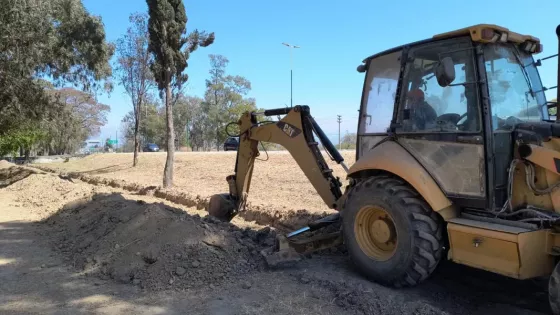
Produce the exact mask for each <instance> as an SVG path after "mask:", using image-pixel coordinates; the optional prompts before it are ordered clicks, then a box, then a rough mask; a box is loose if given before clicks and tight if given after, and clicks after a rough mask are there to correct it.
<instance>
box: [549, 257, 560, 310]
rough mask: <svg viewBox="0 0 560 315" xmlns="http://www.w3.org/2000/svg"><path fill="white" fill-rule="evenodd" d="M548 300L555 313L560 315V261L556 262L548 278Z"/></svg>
mask: <svg viewBox="0 0 560 315" xmlns="http://www.w3.org/2000/svg"><path fill="white" fill-rule="evenodd" d="M548 302H549V304H550V310H551V311H552V314H554V315H560V263H558V264H556V267H554V270H553V271H552V274H551V275H550V278H549V280H548Z"/></svg>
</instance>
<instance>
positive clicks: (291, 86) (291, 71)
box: [282, 43, 300, 107]
mask: <svg viewBox="0 0 560 315" xmlns="http://www.w3.org/2000/svg"><path fill="white" fill-rule="evenodd" d="M282 45H284V46H288V47H289V48H290V107H293V106H294V102H293V60H292V48H300V47H299V46H297V45H292V44H288V43H282Z"/></svg>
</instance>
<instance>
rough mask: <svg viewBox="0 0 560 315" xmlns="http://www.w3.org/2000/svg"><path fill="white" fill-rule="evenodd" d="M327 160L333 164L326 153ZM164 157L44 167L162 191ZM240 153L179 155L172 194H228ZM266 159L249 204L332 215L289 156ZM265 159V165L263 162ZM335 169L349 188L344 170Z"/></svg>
mask: <svg viewBox="0 0 560 315" xmlns="http://www.w3.org/2000/svg"><path fill="white" fill-rule="evenodd" d="M323 155H324V156H325V159H326V160H327V161H328V162H330V159H329V158H328V156H327V155H326V154H323ZM342 155H343V156H344V159H345V162H346V164H347V165H348V166H350V165H352V164H353V163H354V160H355V156H354V151H343V152H342ZM165 157H166V153H165V152H158V153H141V154H140V157H139V165H138V166H137V167H132V154H129V153H107V154H96V155H91V156H88V157H85V158H82V159H76V160H71V161H69V162H66V163H49V164H41V165H42V166H46V167H49V168H51V169H54V170H57V171H62V172H77V173H82V174H86V175H90V176H99V177H103V178H109V179H118V180H124V181H126V182H129V183H138V184H140V185H143V186H161V185H162V179H163V168H164V166H165ZM235 157H236V152H177V153H175V167H174V170H175V174H174V187H173V190H176V191H181V192H185V193H189V194H191V195H200V196H201V197H203V198H204V197H208V196H210V195H212V194H216V193H222V192H227V191H228V186H227V182H226V176H228V175H230V174H232V173H233V171H234V166H235ZM259 158H260V159H262V160H257V161H256V162H255V169H254V171H253V179H252V182H251V187H250V191H249V202H250V203H251V204H253V205H263V206H265V207H271V208H274V209H292V210H299V209H306V210H308V211H309V212H318V211H324V210H328V207H327V206H326V205H325V204H324V203H323V201H322V200H321V198H320V197H319V196H318V195H317V193H316V191H315V189H314V188H313V186H312V185H311V183H310V182H309V181H308V180H307V178H306V177H305V175H304V174H303V172H302V170H301V169H300V168H299V166H298V165H297V163H296V162H295V160H294V159H293V158H292V156H291V155H290V154H289V153H288V152H287V151H273V152H268V160H266V153H264V152H262V151H261V156H260V157H259ZM263 160H266V161H263ZM329 164H331V168H332V169H333V170H334V173H335V175H336V176H339V177H340V179H341V181H342V182H343V184H344V185H346V180H345V178H346V176H345V173H344V170H343V169H342V167H341V166H340V165H337V164H336V163H334V162H331V163H329Z"/></svg>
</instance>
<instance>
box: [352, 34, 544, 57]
mask: <svg viewBox="0 0 560 315" xmlns="http://www.w3.org/2000/svg"><path fill="white" fill-rule="evenodd" d="M488 31H490V34H494V35H496V36H498V37H497V39H495V38H492V39H488V37H485V36H483V34H484V35H486V34H487V33H485V32H488ZM502 34H507V35H506V36H507V39H506V40H507V41H508V42H513V43H517V44H521V43H524V42H527V41H529V42H533V43H535V44H536V45H537V46H539V44H540V39H539V38H537V37H534V36H531V35H523V34H519V33H515V32H512V31H510V30H509V29H507V28H505V27H502V26H499V25H495V24H476V25H472V26H468V27H464V28H460V29H457V30H454V31H450V32H445V33H441V34H436V35H434V36H432V38H427V39H424V40H420V41H416V42H412V43H408V44H404V45H401V46H397V47H393V48H390V49H387V50H385V51H382V52H379V53H376V54H373V55H371V56H369V57H367V58H366V59H364V60H363V62H364V63H365V62H367V61H368V60H369V59H372V58H375V57H378V56H382V55H385V54H388V53H392V52H395V51H398V50H401V49H402V48H404V47H406V46H415V45H419V44H423V43H428V42H432V41H436V40H440V39H447V38H453V37H460V36H467V35H470V36H471V39H472V41H473V42H481V43H489V42H495V41H497V40H499V39H500V36H501V35H502ZM492 37H493V36H492ZM539 52H540V51H539Z"/></svg>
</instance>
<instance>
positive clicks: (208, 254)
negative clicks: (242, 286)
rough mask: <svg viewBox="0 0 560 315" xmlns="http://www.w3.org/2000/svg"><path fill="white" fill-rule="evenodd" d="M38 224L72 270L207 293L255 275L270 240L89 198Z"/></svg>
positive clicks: (265, 233) (166, 210) (167, 211)
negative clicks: (46, 228)
mask: <svg viewBox="0 0 560 315" xmlns="http://www.w3.org/2000/svg"><path fill="white" fill-rule="evenodd" d="M45 222H46V223H47V224H49V225H50V226H51V227H52V229H53V231H54V232H55V233H54V234H55V235H56V236H55V238H54V244H55V247H56V248H57V250H59V251H60V252H62V253H63V254H64V255H65V256H66V257H67V259H68V260H71V261H72V263H73V264H74V265H75V266H76V267H77V268H78V269H80V270H82V271H84V272H85V273H87V274H88V275H95V276H98V277H101V278H102V279H109V278H110V279H114V280H115V281H117V282H120V283H131V284H134V285H138V286H141V287H142V288H145V289H148V290H164V289H187V288H196V287H199V286H210V287H213V286H218V285H220V283H222V282H223V281H230V280H234V279H235V278H237V277H239V276H241V275H243V274H246V273H249V272H253V271H255V270H261V269H263V268H265V262H264V258H262V257H261V255H260V254H259V252H260V250H262V249H264V248H266V247H269V246H271V245H273V244H274V237H275V236H274V232H273V231H271V230H270V229H269V228H264V229H262V230H260V231H255V230H251V229H240V228H238V227H237V226H235V225H233V224H230V223H224V222H219V221H216V220H215V219H213V218H212V217H204V218H201V217H199V216H198V215H194V216H191V215H189V214H187V213H186V212H184V211H182V210H179V209H176V208H172V207H169V206H166V205H164V204H163V203H152V204H147V203H145V202H143V201H134V200H127V199H124V198H123V197H122V196H121V195H119V194H106V195H96V196H94V198H93V199H92V200H91V201H88V202H83V203H79V204H74V205H72V206H68V207H65V208H64V209H63V210H62V211H60V212H59V213H57V215H55V216H53V217H51V218H49V219H48V220H46V221H45Z"/></svg>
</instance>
